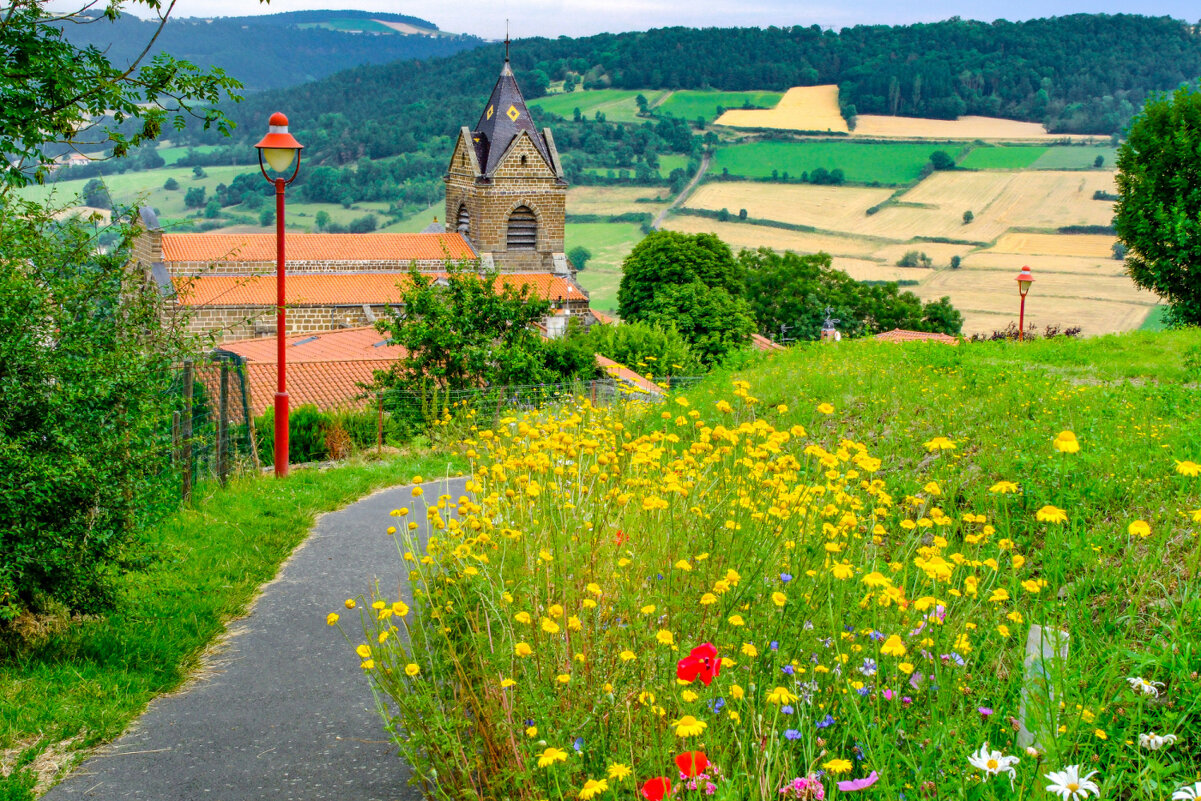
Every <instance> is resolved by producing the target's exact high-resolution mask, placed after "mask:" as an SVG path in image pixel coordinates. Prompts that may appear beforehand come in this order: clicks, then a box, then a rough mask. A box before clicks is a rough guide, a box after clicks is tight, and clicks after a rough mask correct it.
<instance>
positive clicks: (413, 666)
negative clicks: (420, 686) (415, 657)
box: [405, 662, 421, 676]
mask: <svg viewBox="0 0 1201 801" xmlns="http://www.w3.org/2000/svg"><path fill="white" fill-rule="evenodd" d="M420 672H421V666H420V665H418V664H417V663H416V662H410V663H409V664H407V665H405V675H406V676H416V675H417V674H418V673H420Z"/></svg>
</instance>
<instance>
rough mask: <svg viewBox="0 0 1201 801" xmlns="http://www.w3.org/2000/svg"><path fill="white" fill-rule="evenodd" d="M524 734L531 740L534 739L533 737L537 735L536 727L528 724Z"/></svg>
mask: <svg viewBox="0 0 1201 801" xmlns="http://www.w3.org/2000/svg"><path fill="white" fill-rule="evenodd" d="M525 736H526V737H529V738H530V739H531V740H532V739H534V738H535V737H537V736H538V727H537V726H530V727H529V728H528V729H526V730H525Z"/></svg>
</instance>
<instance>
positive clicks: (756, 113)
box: [715, 84, 847, 133]
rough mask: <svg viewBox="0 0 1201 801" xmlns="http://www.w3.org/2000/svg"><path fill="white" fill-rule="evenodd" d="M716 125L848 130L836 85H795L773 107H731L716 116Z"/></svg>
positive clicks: (800, 129)
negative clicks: (719, 115)
mask: <svg viewBox="0 0 1201 801" xmlns="http://www.w3.org/2000/svg"><path fill="white" fill-rule="evenodd" d="M715 124H716V125H728V126H730V127H731V128H772V129H776V130H785V131H833V132H838V133H847V123H846V120H844V119H843V118H842V112H841V111H839V108H838V87H837V86H836V85H833V84H831V85H829V86H794V87H793V88H792V89H789V90H788V91H787V92H785V93H784V96H783V97H782V98H780V102H779V103H777V104H776V107H775V108H772V109H734V110H732V111H727V112H726V113H725V114H722V115H721V117H719V118H718V119H717V122H716V123H715Z"/></svg>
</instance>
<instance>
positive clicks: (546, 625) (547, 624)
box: [542, 617, 559, 634]
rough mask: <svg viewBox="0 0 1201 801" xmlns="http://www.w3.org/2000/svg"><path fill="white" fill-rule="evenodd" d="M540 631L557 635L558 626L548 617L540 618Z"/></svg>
mask: <svg viewBox="0 0 1201 801" xmlns="http://www.w3.org/2000/svg"><path fill="white" fill-rule="evenodd" d="M542 630H543V631H545V632H546V633H547V634H558V633H559V624H558V623H556V622H555V621H553V620H551V619H550V618H549V617H544V618H542Z"/></svg>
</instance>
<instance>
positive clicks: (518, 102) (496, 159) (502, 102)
mask: <svg viewBox="0 0 1201 801" xmlns="http://www.w3.org/2000/svg"><path fill="white" fill-rule="evenodd" d="M522 131H525V132H526V133H527V134H529V136H530V139H531V141H533V143H534V147H536V148H538V152H539V153H541V154H542V158H544V159H546V163H547V164H548V165H552V167H553V162H552V161H551V157H550V150H549V148H548V147H547V145H546V139H544V138H543V136H542V134H541V133H539V132H538V129H537V128H535V127H534V118H533V117H531V116H530V110H529V108H528V107H527V106H526V104H525V98H524V97H522V95H521V89H519V88H518V86H517V79H516V78H514V77H513V70H512V68H511V67H510V66H509V59H508V58H507V57H506V58H505V65H504V67H503V68H502V69H501V71H500V78H498V79H497V81H496V86H495V87H493V89H492V96H491V97H489V98H488V105H486V106H484V113H483V114H481V115H480V121H479V122H478V123H476V126H475V130H474V131H472V132H471V139H472V141H473V142H474V143H475V152H476V156H477V157H478V158H479V162H480V167H481V168H482V169H483V171H484V175H491V174H492V171H493V170H495V169H496V165H497V164H499V163H500V159H501V156H503V155H504V154H505V151H506V150H508V149H509V145H510V144H512V142H513V140H514V139H516V138H517V136H518V135H519V134H520V133H521V132H522Z"/></svg>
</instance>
